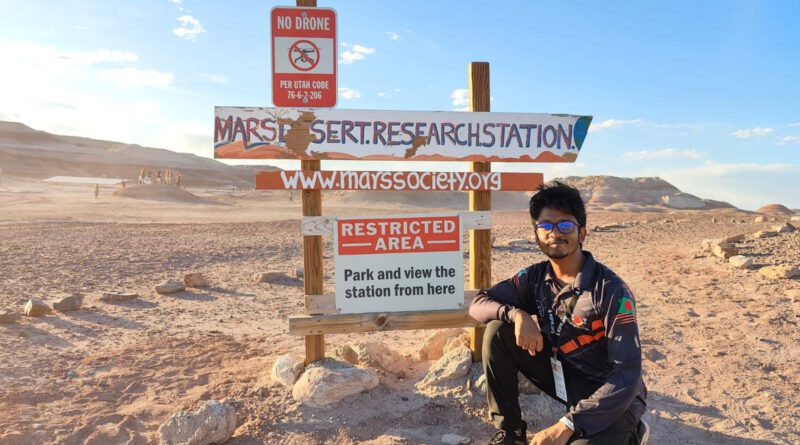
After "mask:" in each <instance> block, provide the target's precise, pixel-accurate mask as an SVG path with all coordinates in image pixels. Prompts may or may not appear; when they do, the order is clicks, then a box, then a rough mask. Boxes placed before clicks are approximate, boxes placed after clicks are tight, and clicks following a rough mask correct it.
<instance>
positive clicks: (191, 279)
mask: <svg viewBox="0 0 800 445" xmlns="http://www.w3.org/2000/svg"><path fill="white" fill-rule="evenodd" d="M183 284H185V285H186V287H197V288H201V287H208V281H207V280H206V277H204V276H203V274H201V273H199V272H193V273H187V274H185V275H184V276H183Z"/></svg>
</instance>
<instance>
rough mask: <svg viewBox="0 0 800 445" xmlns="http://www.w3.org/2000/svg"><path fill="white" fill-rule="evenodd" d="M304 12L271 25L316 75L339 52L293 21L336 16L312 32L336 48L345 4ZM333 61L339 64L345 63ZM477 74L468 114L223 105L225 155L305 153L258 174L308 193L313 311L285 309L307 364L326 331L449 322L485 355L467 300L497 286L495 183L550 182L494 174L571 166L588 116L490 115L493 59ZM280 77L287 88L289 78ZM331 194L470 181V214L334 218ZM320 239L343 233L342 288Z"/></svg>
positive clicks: (317, 354) (308, 286)
mask: <svg viewBox="0 0 800 445" xmlns="http://www.w3.org/2000/svg"><path fill="white" fill-rule="evenodd" d="M297 6H298V8H315V7H316V0H297ZM298 8H284V9H280V8H276V10H278V13H279V14H278V16H280V17H282V18H275V17H273V20H272V24H273V26H274V25H275V23H276V20H280V21H281V23H283V25H284V26H283V28H284V30H283V31H282V32H284V34H285V35H284V34H281V35H280V36H281V37H284V38H286V39H289V40H292V39H294V40H292V41H291V42H289V40H286V42H288V43H286V42H283V43H280V42H279V43H280V44H279V45H278V46H280V45H283V46H287V45H289V44H291V45H289V46H287V48H289V49H287V50H286V51H289V52H290V53H291V51H295V52H298V51H299V52H303V50H304V49H305V50H307V51H311V52H309V53H308V57H306V58H303V57H301V58H300V60H299V62H298V63H299V68H298V69H299V71H304V70H308V71H311V70H312V68H309V67H311V66H312V65H313V66H314V67H316V66H317V65H316V64H315V62H317V63H321V62H320V59H315V58H314V57H313V56H312V55H311V54H312V52H313V51H316V50H320V51H319V53H317V56H319V57H326V56H330V54H325V51H322V50H321V48H323V47H326V45H327V43H326V42H322V41H318V40H314V39H305V38H301V36H300V35H299V34H297V35H295V34H296V33H295V34H292V33H291V32H289V31H288V30H287V29H288V28H289V26H288V25H287V23H288V21H289V20H290V19H288V18H287V17H291V18H292V20H295V19H297V18H298V17H302V18H307V19H315V20H317V22H316V23H317V25H319V24H321V23H323V22H324V21H325V20H324V18H325V17H328V21H327V22H326V23H327V24H328V25H326V26H328V28H326V29H320V30H319V31H320V33H318V34H319V35H317V34H315V37H319V38H323V39H324V38H329V37H330V36H331V35H333V36H334V37H333V39H334V41H333V47H334V48H335V45H336V42H335V29H336V23H335V17H336V14H335V11H333V10H326V11H328V12H326V13H321V12H319V11H304V10H302V9H298ZM273 15H275V10H273ZM331 17H332V19H333V22H331V21H330V18H331ZM317 25H315V26H317ZM320 26H321V25H320ZM331 29H332V30H334V31H333V33H332V34H325V32H327V31H330V30H331ZM275 35H276V34H274V33H273V37H274V36H275ZM295 40H297V41H298V42H299V43H298V42H295ZM307 41H310V42H311V43H310V44H309V43H307ZM315 42H316V43H315ZM284 43H286V44H285V45H284ZM275 45H276V43H275V42H274V41H273V48H275ZM328 46H330V45H328ZM312 50H313V51H312ZM286 51H284V52H286ZM273 53H275V51H273ZM273 56H274V57H275V54H274V55H273ZM298 57H299V56H298ZM284 68H285V67H284ZM295 68H297V67H296V66H295ZM287 70H288V71H292V70H291V69H284V71H287ZM326 70H327V71H325V73H328V72H330V71H332V72H333V73H335V71H336V67H335V66H334V67H333V68H332V70H331V69H328V68H326ZM284 74H285V73H284ZM295 74H300V75H301V76H302V75H303V73H295ZM275 76H276V74H275V72H274V70H273V83H275V82H278V81H279V80H281V79H277V77H275ZM282 76H283V74H282ZM468 77H469V95H470V111H471V113H458V112H413V111H372V110H333V109H321V108H260V107H249V108H247V107H216V109H215V123H214V156H215V157H216V158H224V159H299V160H301V170H300V171H294V172H286V171H281V172H261V173H259V174H258V175H257V177H256V188H257V189H259V190H264V189H280V190H302V202H303V220H302V232H303V265H304V269H305V278H304V291H305V313H304V314H302V315H295V316H291V317H289V332H290V333H291V334H295V335H303V336H305V346H306V363H307V364H308V363H312V362H314V361H317V360H320V359H322V358H324V357H325V340H324V338H325V337H324V335H325V334H333V333H350V332H370V331H388V330H402V329H441V328H451V327H469V328H471V331H470V348H471V349H472V354H473V360H475V361H480V360H481V343H482V339H483V328H482V327H481V326H480V325H479V324H478V323H477V322H476V321H475V320H473V319H472V318H471V317H470V316H469V315H468V312H467V308H468V306H469V304H470V302H471V301H472V299H473V298H474V296H475V294H476V293H477V290H478V289H483V288H488V287H490V286H491V272H492V268H491V264H492V263H491V248H492V245H491V244H492V243H491V208H492V205H491V193H492V191H533V190H535V189H536V188H538V187H539V185H541V184H542V182H543V177H542V175H541V174H540V173H493V172H492V171H491V162H492V161H506V162H574V161H575V160H576V159H577V156H578V153H579V152H580V149H581V147H582V145H583V141H584V139H585V137H586V135H587V132H588V128H589V125H590V123H591V120H592V118H591V116H574V115H564V114H558V115H555V114H524V113H490V112H489V111H490V110H489V99H490V94H489V64H488V63H487V62H472V63H470V64H469V69H468ZM283 80H285V79H283ZM334 80H335V79H334ZM281 85H282V86H283V87H287V88H288V87H289V83H288V82H284V83H282V84H281V83H280V82H279V87H280V86H281ZM274 97H277V96H274ZM280 97H281V99H277V100H275V104H276V105H279V106H284V104H285V103H286V102H285V99H286V98H290V97H292V96H291V94H289V93H287V92H286V91H283V92H281V93H280ZM300 97H302V96H300ZM315 97H316V96H315ZM294 103H296V102H292V104H294ZM323 103H324V102H319V101H318V102H313V103H312V102H308V105H305V106H308V107H312V106H316V107H319V106H324V105H321V104H323ZM328 103H330V101H328ZM299 106H303V105H299ZM331 106H332V105H331ZM322 159H325V160H415V161H430V162H436V161H450V162H452V161H467V162H470V169H469V172H408V171H406V172H380V171H379V172H372V171H321V169H320V161H321V160H322ZM322 190H419V191H434V190H450V191H462V192H469V211H468V212H458V213H453V214H419V215H396V216H381V217H368V218H367V217H365V218H352V217H350V218H336V217H325V216H322V197H321V192H322ZM463 230H469V286H468V289H464V288H463V287H464V282H463V263H462V256H461V246H462V243H461V239H462V238H461V236H462V231H463ZM323 236H332V237H333V241H334V249H335V252H334V259H335V261H336V264H335V266H336V267H335V268H336V272H335V278H336V283H335V284H336V292H335V294H332V295H324V294H323V292H322V290H323V274H322V270H323V269H322V237H323Z"/></svg>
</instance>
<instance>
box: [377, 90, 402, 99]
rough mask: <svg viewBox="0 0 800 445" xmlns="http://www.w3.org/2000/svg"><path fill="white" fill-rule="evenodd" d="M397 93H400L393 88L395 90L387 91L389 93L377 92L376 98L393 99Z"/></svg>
mask: <svg viewBox="0 0 800 445" xmlns="http://www.w3.org/2000/svg"><path fill="white" fill-rule="evenodd" d="M399 92H400V88H395V89H393V90H392V91H389V92H386V91H380V92H378V96H379V97H394V96H396V95H397V93H399Z"/></svg>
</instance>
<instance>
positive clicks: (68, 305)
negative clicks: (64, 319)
mask: <svg viewBox="0 0 800 445" xmlns="http://www.w3.org/2000/svg"><path fill="white" fill-rule="evenodd" d="M82 305H83V295H82V294H74V295H70V296H68V297H64V298H62V299H60V300H58V301H56V302H55V303H53V309H55V310H57V311H60V312H70V311H77V310H78V309H80V308H81V306H82Z"/></svg>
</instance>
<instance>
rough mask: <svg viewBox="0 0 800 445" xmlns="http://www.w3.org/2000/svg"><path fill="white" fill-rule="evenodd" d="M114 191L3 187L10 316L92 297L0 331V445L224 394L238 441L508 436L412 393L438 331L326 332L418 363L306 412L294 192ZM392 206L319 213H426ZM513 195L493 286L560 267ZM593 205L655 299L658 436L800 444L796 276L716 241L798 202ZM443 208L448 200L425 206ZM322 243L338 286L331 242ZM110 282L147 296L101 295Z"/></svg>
mask: <svg viewBox="0 0 800 445" xmlns="http://www.w3.org/2000/svg"><path fill="white" fill-rule="evenodd" d="M115 192H119V190H118V189H116V188H113V189H112V188H104V189H101V193H100V197H99V199H97V200H95V199H94V196H93V187H89V186H68V185H63V186H62V185H51V184H43V183H41V182H40V181H37V180H32V179H21V178H8V177H5V178H4V180H3V183H2V189H1V190H0V240H2V241H0V308H11V309H15V310H19V311H21V310H22V306H23V305H24V304H25V302H26V301H27V300H28V298H39V299H42V300H45V301H46V302H49V303H52V302H53V301H54V300H55V299H57V298H58V297H59V296H62V295H65V294H71V293H82V294H83V295H84V296H85V298H84V303H83V307H82V308H81V309H80V310H78V311H74V312H66V313H61V312H52V313H51V314H49V315H46V316H42V317H25V316H23V317H22V318H21V319H20V320H19V321H17V322H15V323H11V324H0V444H2V445H8V444H31V445H33V444H76V445H77V444H155V443H158V440H159V436H158V427H159V425H160V424H161V423H162V422H164V421H165V420H166V419H167V418H168V417H169V416H170V415H171V414H172V413H173V412H175V411H178V410H181V409H184V410H194V409H195V408H197V407H198V406H199V405H200V404H201V403H202V402H203V401H205V400H209V399H216V400H225V401H227V402H228V403H230V404H232V405H233V406H235V407H236V411H237V428H236V430H235V433H234V436H233V437H232V438H231V439H230V440H229V441H228V442H227V443H228V444H231V445H243V444H262V443H264V444H329V443H330V444H355V443H368V444H374V445H377V444H423V443H427V444H438V443H442V436H443V435H444V434H448V433H455V434H458V435H461V436H465V437H469V438H471V439H472V443H483V442H485V441H486V439H487V438H488V437H489V436H490V435H491V433H492V431H493V428H492V427H491V425H490V424H489V423H488V421H487V414H486V401H485V396H484V395H482V394H478V393H476V392H474V390H473V389H472V388H467V387H465V386H464V385H456V386H451V387H443V388H440V389H429V390H418V389H416V388H415V386H414V384H415V383H416V382H418V381H419V380H420V379H422V378H423V377H424V375H425V372H426V370H427V368H428V367H429V366H430V362H426V361H421V360H420V359H419V358H418V357H417V351H418V350H419V348H420V346H421V344H422V342H423V341H424V339H425V338H426V337H427V336H429V335H430V334H432V333H433V332H434V331H430V330H424V331H423V330H420V331H394V332H383V333H372V334H349V335H329V336H326V343H327V348H328V350H332V349H333V348H334V347H336V346H340V345H346V344H350V345H352V344H356V343H359V342H364V341H378V342H382V343H383V344H385V345H386V346H388V347H390V348H391V349H394V350H395V351H397V352H398V353H400V354H401V355H403V356H404V362H403V363H402V366H404V367H405V372H404V373H403V374H404V375H403V376H402V377H398V376H397V375H390V374H388V373H381V374H380V376H381V377H380V378H381V382H380V384H379V386H378V387H377V388H375V389H373V390H371V391H369V392H367V393H362V394H359V395H355V396H351V397H349V398H347V399H345V400H344V401H342V402H340V403H339V404H337V405H334V406H332V407H329V408H326V409H313V408H308V407H305V406H303V405H301V404H299V403H298V402H296V401H295V400H294V399H293V398H292V395H291V391H290V390H287V389H286V388H284V387H283V386H281V385H279V384H277V383H274V382H272V380H271V378H270V368H271V366H272V364H273V362H274V361H275V359H276V358H277V357H278V356H280V355H282V354H285V353H288V352H293V353H296V354H299V355H302V354H303V351H304V346H303V339H302V338H301V337H295V336H291V335H289V334H288V332H287V329H288V323H287V316H289V315H291V314H295V313H300V312H302V307H303V287H302V281H301V280H299V279H287V280H284V281H282V282H278V283H272V284H270V283H254V282H252V281H251V276H252V274H253V273H255V272H259V271H263V270H267V269H278V270H285V271H287V272H288V273H290V274H291V271H293V270H294V268H295V267H297V266H302V261H303V260H302V239H301V233H300V215H301V210H300V204H299V199H298V195H297V192H295V195H294V197H293V200H292V201H290V200H289V193H288V192H253V191H251V192H232V191H231V190H230V189H227V190H226V189H211V188H208V189H202V188H194V189H189V190H188V192H190V193H191V194H192V195H193V196H194V197H192V198H191V199H184V198H185V195H180V194H179V195H177V196H173V195H174V194H170V193H169V191H167V192H165V191H164V190H160V189H159V188H158V186H153V187H151V188H149V189H145V190H139V191H138V192H136V193H135V195H136V196H135V197H123V196H120V193H117V194H116V196H115V194H114V193H115ZM127 192H128V193H127V194H134V193H132V191H131V190H128V191H127ZM148 194H150V195H148ZM192 195H190V196H192ZM165 196H166V198H165ZM181 196H183V197H184V198H182V197H181ZM384 196H385V195H384ZM148 197H150V198H152V199H142V198H148ZM379 198H380V197H378V198H375V195H366V194H362V195H352V194H346V193H338V194H336V193H333V194H323V211H324V214H326V215H364V214H392V213H404V212H419V211H420V209H419V208H416V207H413V206H411V205H405V204H403V205H398V204H396V203H395V204H393V205H392V204H391V203H390V202H389V201H391V200H386V201H387V202H385V203H382V202H381V199H379ZM512 198H513V199H512ZM512 198H508V199H506V198H497V199H498V200H502V199H506V201H507V204H508V205H509V206H510V205H512V203H513V202H519V203H520V207H519V210H498V211H495V212H493V224H494V226H493V235H494V236H496V238H497V242H496V247H494V248H493V250H492V259H493V265H492V276H493V281H498V280H501V279H505V278H507V277H509V276H511V275H512V274H514V273H515V272H516V271H517V270H519V269H520V268H521V267H523V266H525V265H528V264H530V263H532V262H537V261H541V260H543V259H544V256H543V255H542V254H541V253H540V252H539V251H538V250H537V249H535V248H510V247H502V244H503V242H504V241H505V240H508V239H514V238H530V237H531V235H532V234H531V232H530V224H529V222H528V216H527V212H526V209H525V207H524V206H525V201H524V197H523V199H520V198H519V197H512ZM466 199H467V197H466V194H464V195H463V200H464V205H466ZM506 201H503V202H506ZM451 207H452V206H451ZM506 207H507V206H506V205H504V208H506ZM593 209H594V210H591V211H590V213H589V227H590V228H594V227H595V226H601V227H598V228H597V229H596V230H591V231H590V233H589V236H588V239H587V242H586V244H585V246H584V247H585V248H586V249H587V250H589V251H591V252H593V254H594V255H595V256H596V258H597V259H598V260H600V261H601V262H603V263H605V264H606V265H608V266H610V267H611V268H613V269H614V270H615V271H617V272H618V273H619V274H620V275H621V276H622V277H623V278H624V279H625V280H626V281H627V282H628V284H629V285H630V287H631V288H632V289H633V291H634V293H635V295H636V298H637V301H638V307H639V308H640V313H639V326H640V331H641V338H642V347H643V358H644V369H645V381H646V383H647V385H648V387H649V398H648V411H647V413H646V416H645V419H646V420H647V421H648V422H649V423H650V425H651V427H652V436H651V441H650V443H651V444H728V443H730V444H739V443H741V444H767V443H770V444H772V443H775V444H796V443H800V433H798V431H799V430H800V404H798V397H797V393H798V390H800V377H798V374H797V368H798V361H799V360H798V359H800V347H798V345H797V340H798V336H797V332H798V314H799V313H800V280H798V279H789V280H770V279H767V278H764V277H762V276H761V275H760V274H759V273H758V272H757V271H756V270H755V269H749V270H739V269H734V268H732V267H730V266H729V265H728V264H727V263H726V262H725V261H723V260H722V259H720V258H717V257H715V256H713V255H711V254H709V253H705V252H703V250H702V249H701V247H700V246H701V242H702V241H703V240H704V239H706V238H721V237H725V236H732V235H738V234H745V235H747V234H751V233H753V232H756V231H758V230H764V229H769V228H771V227H772V226H774V225H776V224H778V221H777V220H778V219H780V218H782V219H781V221H785V220H786V219H787V218H786V216H782V217H780V218H778V217H777V216H776V217H775V219H774V220H773V218H772V217H767V218H765V221H764V222H758V223H757V222H754V215H753V214H750V213H745V212H741V211H738V210H736V209H716V210H701V211H689V210H686V211H676V210H663V209H661V210H659V211H658V212H655V211H652V212H650V211H642V209H638V210H637V211H636V212H624V211H607V210H602V209H600V208H597V207H593ZM436 210H446V209H434V208H426V209H424V211H436ZM737 246H738V247H739V248H740V250H741V251H742V253H745V254H747V255H751V256H752V257H754V258H755V259H756V263H758V264H757V265H755V267H758V266H761V265H772V264H786V265H794V266H798V265H800V231H795V232H793V233H785V234H780V236H776V237H771V238H764V239H746V240H744V241H742V242H739V243H737ZM324 249H325V250H324V251H325V259H324V266H325V291H326V292H331V291H333V282H332V276H333V261H332V251H331V249H332V247H331V241H330V239H328V238H326V239H325V243H324ZM465 269H466V262H465ZM186 272H201V273H202V274H203V275H205V277H206V278H207V279H208V280H209V281H210V283H211V287H209V288H206V289H193V290H187V291H184V292H179V293H176V294H171V295H158V294H156V293H155V292H154V291H153V286H154V285H155V284H157V283H158V282H160V281H162V280H164V279H166V278H177V279H180V278H181V277H182V276H183V274H184V273H186ZM108 291H120V292H130V293H136V294H138V295H139V298H137V299H134V300H131V301H126V302H118V303H106V302H101V301H100V300H99V298H100V296H101V295H102V293H103V292H108ZM522 402H523V409H524V416H525V418H526V420H527V421H528V422H529V424H532V425H535V427H536V426H538V427H544V426H547V425H549V424H550V423H551V422H553V421H554V420H555V419H557V418H558V417H559V416H560V408H559V406H558V405H555V404H553V403H552V402H550V401H549V400H548V399H547V397H546V396H542V395H526V396H523V397H522ZM535 427H532V428H535Z"/></svg>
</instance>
